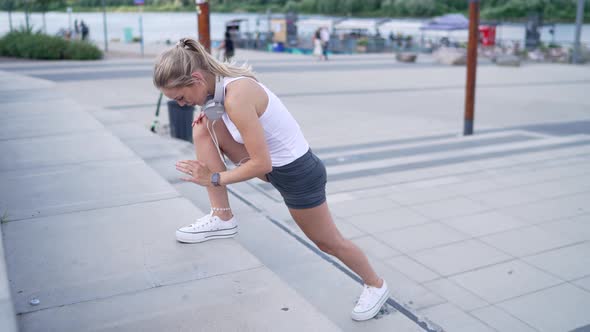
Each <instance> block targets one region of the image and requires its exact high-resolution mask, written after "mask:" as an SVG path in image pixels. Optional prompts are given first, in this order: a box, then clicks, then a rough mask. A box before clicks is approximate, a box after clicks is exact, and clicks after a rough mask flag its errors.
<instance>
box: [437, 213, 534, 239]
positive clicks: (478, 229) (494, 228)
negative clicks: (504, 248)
mask: <svg viewBox="0 0 590 332" xmlns="http://www.w3.org/2000/svg"><path fill="white" fill-rule="evenodd" d="M441 221H442V222H443V223H445V224H447V225H449V226H451V227H453V228H455V229H457V230H459V231H461V232H463V233H465V234H469V235H471V236H473V237H479V236H483V235H488V234H493V233H498V232H502V231H506V230H509V229H513V228H520V227H523V226H526V225H527V224H526V223H524V222H522V221H521V220H519V219H517V218H515V217H511V216H508V215H505V214H503V213H500V212H497V211H491V212H484V213H478V214H473V215H470V216H465V217H454V218H450V219H445V220H441Z"/></svg>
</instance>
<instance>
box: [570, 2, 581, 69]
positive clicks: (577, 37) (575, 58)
mask: <svg viewBox="0 0 590 332" xmlns="http://www.w3.org/2000/svg"><path fill="white" fill-rule="evenodd" d="M583 21H584V0H578V10H577V12H576V34H575V36H574V54H573V56H572V60H573V62H574V63H582V54H581V51H582V50H581V45H580V38H581V35H582V23H583Z"/></svg>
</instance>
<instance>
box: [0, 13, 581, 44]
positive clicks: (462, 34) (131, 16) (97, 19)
mask: <svg viewBox="0 0 590 332" xmlns="http://www.w3.org/2000/svg"><path fill="white" fill-rule="evenodd" d="M0 15H2V17H3V19H2V20H0V35H3V34H5V33H6V32H8V31H9V23H8V14H7V12H0ZM275 15H276V17H279V14H275ZM45 16H46V25H47V33H48V34H56V33H57V32H58V31H59V30H60V29H63V28H67V27H68V24H69V23H68V14H67V13H63V12H48V13H46V15H45ZM273 17H274V16H273ZM309 18H311V19H328V18H330V17H327V16H321V15H300V16H299V19H300V20H303V19H309ZM75 19H77V20H78V21H80V20H84V22H85V23H86V24H87V25H88V26H89V27H90V38H91V39H92V40H94V41H95V42H102V41H103V40H104V33H103V15H102V13H100V12H97V13H73V14H72V15H71V24H73V22H74V20H75ZM232 19H244V20H245V22H244V23H243V27H242V29H244V30H245V31H248V30H249V31H250V32H255V31H267V30H268V20H267V18H266V15H264V14H250V13H212V14H211V38H212V39H214V40H220V39H222V36H223V32H224V25H225V22H227V21H229V20H232ZM142 20H143V33H144V40H145V41H146V43H156V42H163V41H166V40H177V39H179V38H181V37H186V36H191V35H192V36H194V35H196V31H197V23H196V22H197V19H196V13H190V12H182V13H178V12H158V13H153V12H147V13H143V14H142ZM358 20H359V21H363V20H369V19H358ZM12 21H13V26H14V27H19V26H24V25H25V15H24V13H23V12H14V13H12ZM425 21H427V19H392V20H391V21H390V23H388V24H387V27H389V29H382V28H380V31H379V32H380V33H381V35H383V36H387V35H388V34H389V32H390V31H393V32H394V33H402V34H404V35H413V36H418V35H420V33H421V31H420V30H419V27H420V26H421V25H422V24H423V23H424V22H425ZM30 22H31V24H32V25H33V27H34V28H35V29H36V30H38V29H41V27H42V26H43V23H42V22H43V21H42V15H41V14H40V13H32V14H31V15H30ZM172 22H173V24H171V23H172ZM127 27H129V28H131V29H132V30H133V35H134V36H138V35H139V13H107V28H108V29H107V31H108V39H109V40H111V39H120V40H123V39H124V29H125V28H127ZM312 28H313V27H304V26H299V31H300V36H302V37H305V36H307V35H308V34H310V33H311V29H312ZM549 29H550V28H549V27H548V26H546V27H543V28H542V29H541V40H542V41H544V42H550V41H552V40H555V41H556V42H558V43H565V44H570V43H572V41H573V38H574V30H575V25H574V24H565V23H560V24H556V25H555V35H554V36H553V37H552V36H551V35H550V33H549ZM446 34H447V32H444V33H443V34H441V33H435V32H427V33H426V34H425V35H426V37H432V38H438V37H440V36H441V35H446ZM524 35H525V23H503V24H501V25H499V26H498V27H497V33H496V37H497V38H498V39H501V40H516V41H523V40H524ZM450 36H451V37H452V38H455V39H457V40H466V39H467V31H456V32H451V33H450ZM582 42H583V43H586V44H590V24H584V26H583V29H582Z"/></svg>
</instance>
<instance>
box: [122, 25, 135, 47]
mask: <svg viewBox="0 0 590 332" xmlns="http://www.w3.org/2000/svg"><path fill="white" fill-rule="evenodd" d="M123 41H125V42H126V43H131V42H132V41H133V28H129V27H127V28H123Z"/></svg>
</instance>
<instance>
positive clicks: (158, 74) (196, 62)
mask: <svg viewBox="0 0 590 332" xmlns="http://www.w3.org/2000/svg"><path fill="white" fill-rule="evenodd" d="M199 69H200V70H204V71H207V72H209V73H211V74H213V75H215V76H222V77H238V76H246V77H250V78H253V79H254V80H257V79H256V77H255V76H254V73H253V72H252V68H251V66H249V65H242V66H238V65H236V64H235V62H231V63H226V62H220V61H218V60H217V59H215V58H214V57H213V56H211V54H209V53H208V52H207V50H206V49H205V48H204V47H203V45H201V44H200V43H199V42H198V41H196V40H194V39H190V38H182V39H180V41H179V42H178V43H176V46H174V47H172V48H171V49H169V50H166V51H164V52H163V53H162V54H160V56H158V59H157V60H156V65H155V68H154V85H155V86H156V88H158V89H161V88H166V89H171V88H179V87H185V86H189V85H191V84H193V83H194V80H193V77H192V76H191V74H192V73H193V72H195V71H197V70H199Z"/></svg>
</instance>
